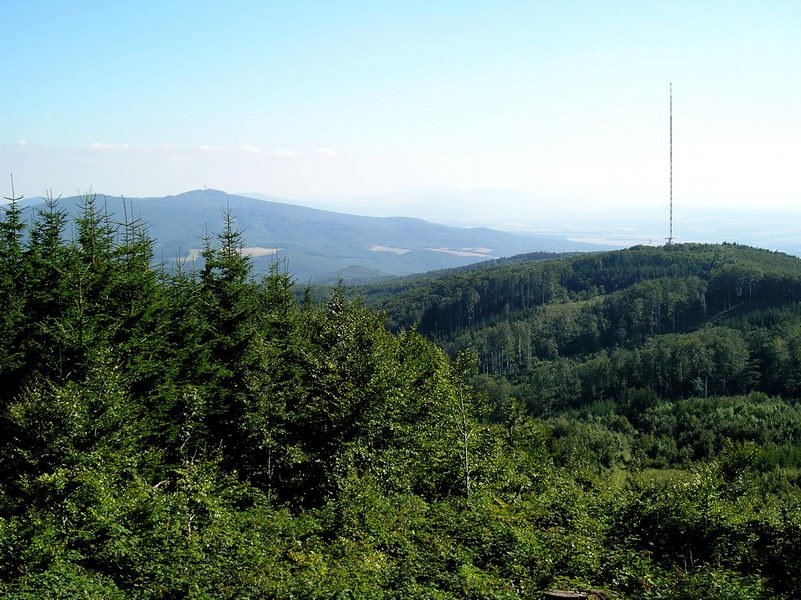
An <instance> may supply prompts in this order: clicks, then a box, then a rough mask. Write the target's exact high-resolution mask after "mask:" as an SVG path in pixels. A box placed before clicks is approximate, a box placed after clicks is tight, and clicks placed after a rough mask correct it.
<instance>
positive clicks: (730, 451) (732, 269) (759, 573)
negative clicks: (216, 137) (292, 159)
mask: <svg viewBox="0 0 801 600" xmlns="http://www.w3.org/2000/svg"><path fill="white" fill-rule="evenodd" d="M65 227H66V217H65V215H64V213H62V212H61V211H60V210H59V209H58V207H57V206H56V205H55V204H54V203H50V204H49V206H48V207H47V208H45V209H44V210H40V211H38V212H37V213H36V214H34V215H25V214H23V212H22V211H21V209H20V207H19V206H18V205H17V204H15V203H12V204H11V205H10V206H9V207H8V208H7V209H6V210H5V214H4V215H3V218H2V221H0V306H1V307H2V313H1V314H0V318H1V319H2V322H1V323H0V390H1V391H0V446H2V447H1V448H0V461H1V462H0V592H2V594H3V595H4V597H11V598H41V597H61V598H179V597H180V598H183V597H190V598H221V597H245V598H494V599H499V598H510V599H511V598H540V597H542V593H543V590H545V589H547V588H552V587H561V588H564V589H597V590H601V591H603V593H604V594H605V595H607V596H609V597H631V598H701V597H731V598H772V597H787V598H789V597H794V596H797V595H798V594H799V593H801V588H799V583H798V579H797V577H796V574H797V573H798V572H799V570H801V568H800V567H801V510H800V509H799V506H800V505H801V503H800V502H799V500H801V492H800V491H799V483H800V480H801V478H800V477H799V466H800V465H801V452H799V445H798V444H799V434H801V408H800V407H799V405H798V403H797V402H796V399H797V397H798V388H799V386H801V376H800V375H799V366H801V309H799V303H798V302H799V300H801V267H799V266H798V262H799V261H798V260H797V259H793V258H791V257H787V256H784V255H779V254H770V253H766V252H763V251H759V250H754V249H750V248H741V247H735V246H676V247H668V248H660V249H657V248H635V249H632V250H630V251H624V252H618V253H608V254H593V255H578V256H571V257H562V258H554V257H548V256H536V257H531V258H539V259H543V260H537V261H532V260H517V261H506V262H503V263H496V264H494V265H492V268H487V269H481V268H476V269H469V270H465V271H461V272H459V273H457V274H454V275H452V276H445V277H437V278H431V279H422V280H420V279H418V280H417V282H416V283H414V284H413V285H412V284H408V285H407V284H406V283H403V282H400V283H398V282H391V283H387V284H386V286H395V289H393V290H392V291H391V292H389V291H387V290H388V288H387V287H386V286H385V287H384V288H380V289H378V288H376V289H374V290H369V291H363V293H364V295H365V299H366V302H367V303H368V304H369V303H371V302H372V298H381V299H382V301H383V309H384V313H379V312H375V311H374V310H373V309H370V308H366V307H365V306H364V305H363V304H362V303H361V302H359V301H354V300H349V299H347V294H345V293H344V292H343V291H342V290H335V291H334V292H333V293H332V294H331V295H330V296H328V297H327V298H326V299H325V300H323V301H320V302H318V301H315V300H313V299H312V297H311V295H310V294H308V293H307V294H306V295H305V297H304V298H302V299H301V300H297V299H296V293H295V289H294V285H293V280H292V277H291V276H290V275H289V274H288V273H286V272H285V271H283V270H282V269H281V268H280V267H279V265H275V266H274V267H273V269H272V270H271V272H270V273H269V274H268V275H267V276H266V277H263V278H261V279H256V278H255V277H254V276H253V273H252V269H251V264H250V261H249V259H248V257H247V256H243V255H242V253H241V252H240V249H241V248H242V247H243V245H244V240H243V236H242V233H241V232H240V231H238V230H237V228H236V224H235V222H234V220H233V217H232V216H231V215H230V214H225V215H223V219H222V223H221V233H220V234H219V235H217V236H212V237H209V238H208V240H207V243H206V247H205V249H204V250H203V259H204V260H203V263H202V267H201V268H200V269H198V270H189V269H186V268H180V269H178V270H177V271H169V272H168V271H165V270H162V269H161V268H159V267H157V266H155V267H154V264H153V256H152V241H151V240H150V239H149V238H148V236H147V233H146V227H145V224H143V223H140V222H136V221H130V220H127V219H124V218H123V219H122V222H116V221H115V217H114V215H109V214H108V213H107V212H106V211H104V210H103V207H102V206H99V205H98V204H97V202H96V201H95V199H94V198H92V197H87V198H86V199H85V202H84V206H83V211H82V215H81V217H80V218H79V219H78V220H77V221H76V223H75V227H74V234H73V235H66V232H65ZM404 286H407V289H404ZM386 324H388V325H389V327H386V326H385V325H386ZM430 338H435V339H436V340H437V341H436V342H435V341H432V339H430ZM439 344H442V345H443V347H444V349H443V347H441V346H440V345H439ZM449 355H450V358H449Z"/></svg>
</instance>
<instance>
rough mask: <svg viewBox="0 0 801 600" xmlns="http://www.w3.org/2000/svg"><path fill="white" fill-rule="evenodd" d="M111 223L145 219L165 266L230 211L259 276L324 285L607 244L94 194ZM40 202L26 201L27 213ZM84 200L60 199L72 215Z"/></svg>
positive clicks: (274, 207) (205, 195)
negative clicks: (276, 265) (273, 268)
mask: <svg viewBox="0 0 801 600" xmlns="http://www.w3.org/2000/svg"><path fill="white" fill-rule="evenodd" d="M96 198H97V201H98V205H99V206H100V207H101V208H102V209H103V210H105V211H107V212H108V213H109V214H110V215H111V216H112V219H113V220H117V221H121V220H123V218H124V215H125V214H126V210H127V214H128V216H129V218H131V217H132V218H136V219H141V220H142V221H144V222H145V223H146V224H147V225H148V231H149V234H150V236H151V237H152V238H153V239H154V240H155V254H156V258H157V259H160V260H163V261H164V262H165V263H169V262H175V261H178V260H184V261H188V262H189V263H191V262H193V261H196V260H198V257H199V255H200V249H202V248H203V243H204V242H203V238H204V236H206V235H212V236H213V235H214V234H215V233H216V232H218V231H220V229H221V227H222V222H223V211H225V210H230V211H231V214H232V216H233V218H234V221H235V225H236V227H237V228H238V229H240V230H242V231H243V233H244V238H245V246H246V248H245V249H244V250H245V252H246V253H247V254H248V255H249V256H251V258H252V261H253V264H254V268H255V270H256V272H265V271H267V269H268V268H269V265H270V264H271V263H272V262H273V261H275V260H285V261H286V263H287V267H288V270H289V271H290V272H291V273H292V274H293V275H295V277H297V278H298V280H300V281H327V280H330V279H331V278H332V277H333V278H337V277H341V278H342V279H343V280H347V278H348V277H349V276H351V275H353V276H355V278H356V279H359V280H362V281H363V280H364V279H365V278H380V277H382V276H396V275H408V274H412V273H419V272H424V271H430V270H436V269H445V268H451V267H458V266H463V265H467V264H471V263H475V262H478V261H482V260H489V259H493V258H499V257H504V256H512V255H515V254H520V253H525V252H534V251H550V252H565V251H586V250H598V249H605V247H603V246H597V245H593V244H587V243H582V242H574V241H571V240H569V239H566V238H563V237H558V236H543V235H534V234H518V233H507V232H501V231H496V230H493V229H488V228H483V227H477V228H469V229H465V228H458V227H448V226H445V225H437V224H434V223H429V222H427V221H423V220H421V219H414V218H409V217H364V216H358V215H350V214H344V213H337V212H333V211H326V210H320V209H315V208H308V207H303V206H297V205H293V204H288V203H285V202H281V201H279V200H278V199H274V200H262V199H255V198H249V197H245V196H237V195H230V194H227V193H225V192H222V191H219V190H193V191H190V192H186V193H183V194H179V195H176V196H166V197H149V198H125V199H124V202H125V206H124V205H123V199H121V198H116V197H111V196H105V195H103V194H97V195H96ZM42 203H43V201H37V200H36V199H28V200H25V201H24V202H23V204H22V205H23V206H25V209H26V211H27V210H35V209H36V207H37V206H40V205H41V204H42ZM82 204H83V199H82V198H81V197H77V196H76V197H69V198H60V199H59V200H58V205H59V206H60V207H62V208H63V209H64V210H66V211H67V212H68V214H69V215H70V217H72V218H74V217H75V216H77V215H79V214H80V211H81V206H82Z"/></svg>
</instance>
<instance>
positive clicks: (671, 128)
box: [667, 82, 673, 246]
mask: <svg viewBox="0 0 801 600" xmlns="http://www.w3.org/2000/svg"><path fill="white" fill-rule="evenodd" d="M672 243H673V82H670V234H669V235H668V238H667V245H668V246H670V245H671V244H672Z"/></svg>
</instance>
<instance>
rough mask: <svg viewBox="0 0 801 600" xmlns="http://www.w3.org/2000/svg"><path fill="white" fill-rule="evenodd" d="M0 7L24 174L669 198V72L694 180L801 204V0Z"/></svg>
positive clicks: (532, 210) (1, 157) (683, 156)
mask: <svg viewBox="0 0 801 600" xmlns="http://www.w3.org/2000/svg"><path fill="white" fill-rule="evenodd" d="M0 22H2V23H3V35H2V36H0V56H1V57H2V59H0V82H1V83H2V89H3V92H2V94H0V114H2V115H3V116H2V118H0V168H1V169H2V172H3V173H11V172H13V174H14V178H15V182H16V186H17V191H18V192H21V193H23V194H25V195H26V196H34V195H41V194H42V193H43V192H44V191H45V190H47V189H52V190H53V192H54V193H56V194H64V195H72V194H74V193H75V192H76V191H78V190H88V189H89V188H91V189H93V190H95V191H98V192H103V193H109V194H114V195H126V196H140V195H165V194H174V193H179V192H181V191H185V190H188V189H194V188H199V187H203V186H204V185H207V186H209V187H214V188H219V189H225V190H227V191H230V192H242V191H252V192H261V193H264V194H272V195H276V196H282V197H287V198H298V199H306V200H314V201H316V202H317V203H318V204H321V205H325V204H326V203H329V204H330V205H331V206H332V207H336V206H339V205H341V204H342V202H341V201H339V204H337V202H338V201H336V200H335V199H342V198H351V197H358V198H363V199H364V198H368V199H369V198H373V197H377V196H378V195H380V196H381V197H382V198H384V200H383V201H386V202H390V200H389V198H392V197H393V196H391V195H392V194H395V193H405V192H406V191H409V190H420V189H448V190H465V191H474V190H476V189H484V188H491V189H493V190H495V192H493V198H494V200H493V203H495V205H497V206H498V209H499V210H507V211H512V212H515V211H517V213H519V214H517V213H516V216H515V219H512V220H517V221H525V220H526V219H531V220H536V219H537V218H540V217H541V215H543V214H549V211H550V212H553V211H558V209H559V208H560V207H562V208H564V207H566V206H573V207H580V208H581V210H592V209H599V208H605V207H612V206H614V207H618V208H620V209H624V210H639V209H641V208H643V207H653V206H662V205H663V204H664V202H665V201H666V195H667V148H668V145H667V142H668V112H667V109H668V84H669V82H670V81H672V82H673V86H674V94H675V99H674V113H675V114H674V119H675V128H674V137H675V167H674V171H675V174H676V183H675V195H676V198H677V201H678V200H679V199H681V200H682V201H683V203H684V205H685V206H687V205H701V204H704V205H712V206H729V205H730V206H744V205H747V204H749V203H751V204H757V205H760V206H762V207H765V208H771V207H775V208H791V209H795V208H796V207H801V177H799V175H798V174H799V171H801V2H795V1H786V2H778V1H775V2H766V1H761V2H756V1H755V2H737V1H734V0H729V1H726V2H722V1H721V2H716V1H708V2H698V1H693V2H684V1H671V2H654V1H637V2H634V1H615V2H611V1H610V2H601V1H598V0H594V1H564V2H534V1H531V2H503V1H493V2H489V1H485V2H469V1H460V2H457V1H451V2H444V1H436V0H427V1H416V0H405V1H404V2H397V1H393V2H380V1H375V0H374V1H368V0H363V1H353V2H341V1H336V0H333V1H329V2H303V1H295V2H269V1H267V2H264V1H263V2H227V3H225V4H223V3H220V2H197V1H192V2H188V1H162V2H130V3H123V2H79V1H72V2H35V1H30V2H22V1H19V0H13V1H9V0H0ZM6 187H8V186H4V187H3V189H5V188H6ZM507 189H508V190H516V191H517V192H524V193H526V194H527V196H526V197H527V198H528V200H526V202H525V207H523V206H522V205H521V204H520V203H519V202H518V203H517V204H515V202H516V201H515V200H513V199H510V200H509V203H508V204H507V205H504V203H503V199H502V194H501V195H500V196H499V195H498V193H497V190H507ZM6 194H7V193H6V192H4V195H6ZM450 197H452V195H451V196H450ZM466 197H467V196H466ZM515 197H516V198H519V197H520V194H516V195H515ZM469 198H470V200H469V201H468V200H465V202H464V205H463V207H462V210H464V211H468V212H469V211H470V210H476V211H479V210H482V211H484V212H486V210H487V207H486V206H479V205H480V203H481V200H480V198H481V195H480V194H478V195H477V194H475V193H471V194H469ZM499 198H500V199H499ZM471 203H472V204H471ZM373 204H375V202H373ZM372 210H373V212H375V206H372ZM387 210H390V211H391V208H388V209H387Z"/></svg>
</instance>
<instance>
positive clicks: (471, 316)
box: [359, 244, 801, 338]
mask: <svg viewBox="0 0 801 600" xmlns="http://www.w3.org/2000/svg"><path fill="white" fill-rule="evenodd" d="M799 281H801V260H799V259H798V258H795V257H793V256H790V255H787V254H782V253H779V252H771V251H768V250H761V249H757V248H750V247H747V246H739V245H736V244H722V245H710V244H706V245H705V244H677V245H673V246H662V247H651V246H637V247H634V248H630V249H628V250H620V251H613V252H598V253H591V254H579V255H571V256H561V257H560V256H559V255H548V254H535V255H522V256H521V257H512V258H511V259H506V260H503V261H495V262H493V263H485V264H479V265H474V266H473V267H472V268H471V269H460V270H454V271H451V272H442V273H441V274H433V275H428V276H418V277H408V278H404V279H399V280H393V281H389V282H383V283H380V284H374V285H370V286H366V287H364V288H360V289H359V293H360V294H361V295H362V296H363V297H364V298H365V300H366V301H367V303H368V305H371V306H376V307H379V308H381V309H382V310H384V311H386V313H387V319H388V325H389V326H390V327H391V328H399V327H409V326H411V325H417V327H418V329H419V330H420V331H422V332H425V333H429V334H436V335H439V336H443V337H445V338H447V337H449V336H453V335H455V334H458V333H460V332H462V331H464V330H466V329H474V328H476V327H477V326H479V325H482V324H492V323H495V322H498V321H514V320H516V319H520V318H525V317H526V316H528V315H530V314H531V311H532V310H534V309H537V308H539V307H542V306H545V305H551V304H570V303H574V302H580V301H590V300H592V301H593V302H591V303H590V304H593V303H598V301H599V299H600V298H603V302H604V303H605V306H607V307H608V308H610V309H611V308H612V307H613V305H616V304H625V303H626V302H628V301H633V300H639V302H638V303H637V305H636V307H632V308H638V309H640V310H642V311H645V312H648V311H650V312H652V313H653V314H652V315H645V314H644V313H643V314H641V315H639V317H635V315H633V314H629V315H626V316H625V320H626V327H627V328H628V329H632V328H634V329H638V328H642V327H645V329H646V330H647V331H648V332H649V333H653V332H655V331H664V330H666V327H669V328H670V329H675V328H677V327H686V326H687V325H689V324H691V323H697V321H698V320H699V319H702V318H707V319H710V318H714V317H715V316H716V315H718V313H720V312H721V311H725V310H730V309H732V308H735V307H736V306H740V305H745V306H746V307H750V308H753V307H755V306H756V304H755V303H758V304H759V305H760V306H763V305H766V304H770V305H773V304H782V303H784V302H786V301H792V300H794V299H801V296H799V295H798V291H799V287H798V285H799ZM614 312H615V314H609V317H610V318H611V320H609V319H607V320H609V324H608V326H607V327H606V328H605V329H607V330H608V329H609V328H610V327H615V326H619V325H620V324H621V319H622V318H623V317H624V315H621V314H618V313H619V312H620V311H619V310H618V311H614ZM644 321H648V323H645V322H644ZM607 333H608V331H607ZM640 333H645V331H644V330H643V331H641V332H640Z"/></svg>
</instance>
